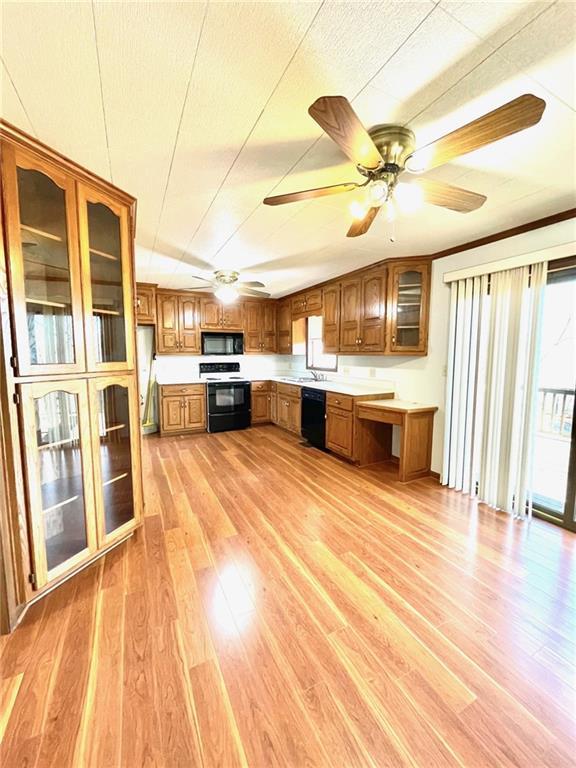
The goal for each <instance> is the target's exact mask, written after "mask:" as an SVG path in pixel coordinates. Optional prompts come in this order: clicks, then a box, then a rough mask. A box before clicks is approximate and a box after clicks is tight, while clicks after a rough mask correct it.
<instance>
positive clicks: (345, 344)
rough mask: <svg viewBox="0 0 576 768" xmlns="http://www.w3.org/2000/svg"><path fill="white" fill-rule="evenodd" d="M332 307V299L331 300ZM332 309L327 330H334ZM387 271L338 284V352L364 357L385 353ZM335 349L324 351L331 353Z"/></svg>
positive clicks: (368, 273)
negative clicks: (358, 354)
mask: <svg viewBox="0 0 576 768" xmlns="http://www.w3.org/2000/svg"><path fill="white" fill-rule="evenodd" d="M330 298H331V303H332V304H334V302H335V297H330ZM334 312H335V307H333V309H332V312H331V315H330V317H328V318H327V319H328V320H329V321H330V325H329V329H330V330H331V331H332V342H333V340H334V338H333V337H334V331H335V330H336V329H337V324H336V318H335V316H334ZM385 318H386V270H385V269H378V270H374V271H371V272H367V273H365V274H360V275H359V276H358V277H355V278H351V279H349V280H343V281H342V283H341V296H340V352H343V353H346V352H348V353H354V352H362V353H364V354H374V353H383V352H384V351H385V346H384V344H385V331H386V328H385ZM333 350H334V346H331V348H330V349H329V350H327V351H333Z"/></svg>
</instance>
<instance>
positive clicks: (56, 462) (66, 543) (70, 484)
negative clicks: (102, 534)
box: [35, 392, 87, 571]
mask: <svg viewBox="0 0 576 768" xmlns="http://www.w3.org/2000/svg"><path fill="white" fill-rule="evenodd" d="M35 411H36V440H37V445H38V459H39V461H38V463H39V471H40V487H41V497H42V518H43V525H44V537H45V541H46V560H47V565H48V570H49V571H50V570H52V568H55V567H56V566H57V565H60V563H63V562H65V561H66V560H68V559H69V558H71V557H73V556H74V555H76V554H78V552H81V551H82V550H83V549H85V548H86V547H87V540H86V521H85V512H84V480H83V477H82V452H81V447H80V427H79V424H78V396H77V395H73V394H70V393H69V392H50V393H49V394H47V395H44V397H40V398H38V399H37V400H36V401H35Z"/></svg>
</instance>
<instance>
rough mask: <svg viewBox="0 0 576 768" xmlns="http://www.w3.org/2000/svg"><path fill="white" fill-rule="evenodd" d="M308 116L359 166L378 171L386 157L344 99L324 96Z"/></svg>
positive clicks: (309, 110) (313, 106)
mask: <svg viewBox="0 0 576 768" xmlns="http://www.w3.org/2000/svg"><path fill="white" fill-rule="evenodd" d="M308 114H309V115H310V117H312V118H313V119H314V120H316V122H317V123H318V125H319V126H320V127H321V128H322V129H323V130H324V131H325V132H326V133H327V134H328V136H330V138H331V139H332V140H333V141H335V142H336V144H338V146H339V147H340V149H341V150H342V151H343V152H344V154H345V155H347V156H348V157H349V158H350V160H352V162H353V163H356V165H362V166H364V167H365V168H377V167H378V166H379V165H380V163H381V162H382V156H381V155H380V152H378V149H377V148H376V144H374V142H373V141H372V139H371V137H370V134H369V133H368V131H367V130H366V128H364V126H363V125H362V123H361V122H360V119H359V118H358V115H357V114H356V112H354V110H353V109H352V105H351V104H350V102H349V101H348V99H346V98H345V97H344V96H321V97H320V98H319V99H316V101H315V102H314V104H312V105H311V106H310V107H309V109H308Z"/></svg>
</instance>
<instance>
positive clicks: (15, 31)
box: [0, 2, 110, 179]
mask: <svg viewBox="0 0 576 768" xmlns="http://www.w3.org/2000/svg"><path fill="white" fill-rule="evenodd" d="M0 13H1V14H2V27H3V28H4V30H6V31H5V33H4V34H3V36H2V57H3V59H4V62H5V64H6V67H7V69H8V71H9V72H10V76H11V78H12V80H13V81H14V85H15V86H16V88H17V90H18V93H19V94H20V97H21V99H22V101H23V103H24V106H25V107H26V111H27V112H28V114H29V116H30V120H31V122H32V124H33V125H34V126H35V128H36V130H37V132H38V137H39V138H40V139H42V141H44V142H46V143H47V144H49V145H50V146H52V147H54V148H55V149H57V150H59V151H60V152H63V153H64V154H66V155H69V156H70V157H72V158H73V159H74V160H76V161H77V162H79V163H81V164H82V165H85V166H86V167H88V168H90V169H91V170H92V171H94V172H95V173H97V174H98V175H100V176H103V177H104V178H107V179H109V178H110V166H109V162H108V152H107V148H106V131H105V127H104V116H103V111H102V100H101V95H100V78H99V73H98V58H97V51H96V41H95V36H94V24H93V18H92V7H91V5H90V4H89V3H82V2H80V3H66V2H48V3H41V2H39V3H33V2H23V3H18V2H11V3H2V5H1V7H0Z"/></svg>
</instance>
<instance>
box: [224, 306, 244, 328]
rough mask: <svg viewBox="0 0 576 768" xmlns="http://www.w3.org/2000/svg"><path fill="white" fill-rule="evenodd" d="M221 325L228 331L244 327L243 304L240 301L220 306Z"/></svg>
mask: <svg viewBox="0 0 576 768" xmlns="http://www.w3.org/2000/svg"><path fill="white" fill-rule="evenodd" d="M222 326H223V327H224V328H226V329H227V330H230V331H242V330H243V329H244V305H243V303H242V302H241V301H237V302H235V303H234V304H225V305H223V307H222Z"/></svg>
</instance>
